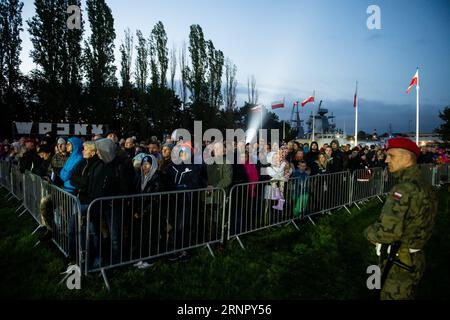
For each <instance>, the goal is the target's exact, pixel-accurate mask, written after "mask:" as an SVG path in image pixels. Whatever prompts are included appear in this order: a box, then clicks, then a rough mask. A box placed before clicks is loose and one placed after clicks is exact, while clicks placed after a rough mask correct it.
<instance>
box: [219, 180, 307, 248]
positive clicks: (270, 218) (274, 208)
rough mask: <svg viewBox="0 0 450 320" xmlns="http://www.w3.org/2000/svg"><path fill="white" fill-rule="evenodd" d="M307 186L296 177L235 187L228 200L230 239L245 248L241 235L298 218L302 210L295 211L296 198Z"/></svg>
mask: <svg viewBox="0 0 450 320" xmlns="http://www.w3.org/2000/svg"><path fill="white" fill-rule="evenodd" d="M304 183H305V181H302V180H301V179H300V178H295V179H290V180H288V181H260V182H254V183H243V184H237V185H234V186H233V187H232V188H231V189H230V192H229V198H228V199H229V206H228V224H227V227H228V233H227V239H228V240H231V239H234V238H235V239H237V240H238V242H239V244H240V245H241V247H243V248H244V246H243V244H242V242H241V241H240V239H239V236H241V235H244V234H246V233H250V232H255V231H257V230H262V229H266V228H269V227H273V226H275V225H279V224H283V223H287V222H290V221H293V220H295V219H296V218H298V216H299V215H300V211H302V209H301V208H297V209H298V210H297V211H296V210H294V209H295V206H296V201H297V199H299V198H300V197H301V196H302V195H303V194H304V190H305V188H304ZM298 206H301V203H299V204H298ZM294 224H295V223H294Z"/></svg>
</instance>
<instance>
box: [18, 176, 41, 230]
mask: <svg viewBox="0 0 450 320" xmlns="http://www.w3.org/2000/svg"><path fill="white" fill-rule="evenodd" d="M23 185H24V186H25V187H26V192H25V195H24V199H23V205H24V207H25V209H27V210H28V212H29V213H30V214H31V216H32V217H33V219H34V220H36V222H37V223H38V224H39V225H41V224H42V223H41V214H40V204H41V199H44V197H45V196H46V194H44V188H43V187H42V179H41V178H40V177H39V176H37V175H35V174H32V173H31V172H28V171H27V172H25V174H24V175H23Z"/></svg>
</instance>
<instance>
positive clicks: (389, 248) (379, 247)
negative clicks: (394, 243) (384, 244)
mask: <svg viewBox="0 0 450 320" xmlns="http://www.w3.org/2000/svg"><path fill="white" fill-rule="evenodd" d="M376 250H377V256H380V255H381V243H377V244H376ZM408 250H409V253H416V252H419V251H420V250H421V249H411V248H409V249H408ZM390 252H391V245H389V246H388V248H387V253H390Z"/></svg>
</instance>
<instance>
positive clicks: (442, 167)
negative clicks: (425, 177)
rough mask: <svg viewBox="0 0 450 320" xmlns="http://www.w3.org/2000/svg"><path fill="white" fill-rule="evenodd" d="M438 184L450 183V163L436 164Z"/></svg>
mask: <svg viewBox="0 0 450 320" xmlns="http://www.w3.org/2000/svg"><path fill="white" fill-rule="evenodd" d="M435 181H436V184H438V185H442V184H447V183H450V165H449V164H438V165H437V166H436V180H435Z"/></svg>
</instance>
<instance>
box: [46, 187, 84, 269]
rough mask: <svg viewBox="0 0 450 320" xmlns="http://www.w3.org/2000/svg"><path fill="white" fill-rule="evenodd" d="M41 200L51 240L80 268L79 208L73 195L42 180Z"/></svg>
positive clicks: (77, 201)
mask: <svg viewBox="0 0 450 320" xmlns="http://www.w3.org/2000/svg"><path fill="white" fill-rule="evenodd" d="M42 194H43V196H44V197H43V198H42V199H41V201H40V204H39V205H40V206H41V207H43V208H42V212H45V213H44V214H45V216H46V217H47V218H46V219H45V218H43V220H44V221H43V222H44V223H47V224H48V225H49V226H50V227H51V230H52V240H53V242H54V243H55V244H56V246H57V247H58V249H59V250H60V251H61V252H62V253H63V254H64V255H65V256H66V257H70V258H71V259H73V260H74V261H76V264H77V265H78V266H81V258H80V255H81V250H80V228H79V226H80V225H81V215H80V212H81V206H80V201H79V200H78V198H77V197H75V196H74V195H72V194H70V193H68V192H66V191H64V190H63V189H60V188H58V187H57V186H55V185H53V184H51V183H49V182H47V181H44V180H42Z"/></svg>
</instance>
